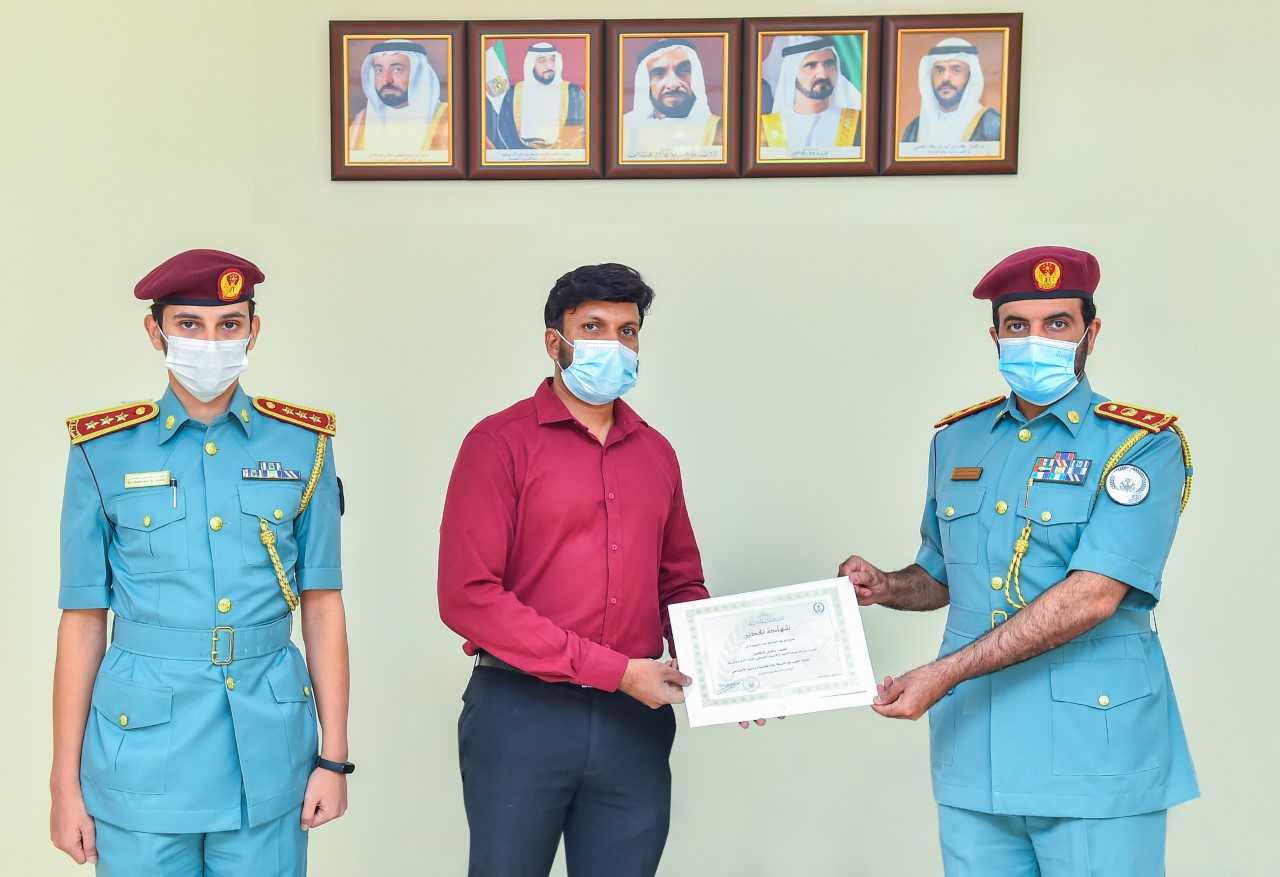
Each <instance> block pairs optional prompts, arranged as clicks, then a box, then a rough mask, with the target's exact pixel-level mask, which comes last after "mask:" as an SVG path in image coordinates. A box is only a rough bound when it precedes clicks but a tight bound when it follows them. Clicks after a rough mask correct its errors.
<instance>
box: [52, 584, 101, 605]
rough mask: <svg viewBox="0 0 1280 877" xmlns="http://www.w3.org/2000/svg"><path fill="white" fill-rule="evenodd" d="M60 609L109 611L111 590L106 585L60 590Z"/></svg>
mask: <svg viewBox="0 0 1280 877" xmlns="http://www.w3.org/2000/svg"><path fill="white" fill-rule="evenodd" d="M58 608H59V609H109V608H111V589H110V588H108V587H106V586H105V585H89V586H88V587H83V588H65V587H64V588H59V589H58Z"/></svg>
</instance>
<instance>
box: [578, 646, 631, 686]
mask: <svg viewBox="0 0 1280 877" xmlns="http://www.w3.org/2000/svg"><path fill="white" fill-rule="evenodd" d="M629 660H630V658H628V657H627V656H626V655H624V654H622V653H621V652H615V651H614V650H613V649H606V648H605V647H604V646H602V645H600V644H598V643H594V642H591V641H589V640H588V641H587V658H586V660H585V661H584V662H583V664H582V670H581V671H579V673H578V682H579V684H581V685H589V686H591V687H592V688H598V689H600V690H601V691H617V690H618V685H619V684H620V683H621V682H622V674H623V673H625V672H626V671H627V662H628V661H629Z"/></svg>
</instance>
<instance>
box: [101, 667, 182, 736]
mask: <svg viewBox="0 0 1280 877" xmlns="http://www.w3.org/2000/svg"><path fill="white" fill-rule="evenodd" d="M93 707H94V709H96V710H97V711H98V712H100V713H102V715H103V716H105V717H106V718H107V719H108V720H110V721H111V722H113V723H115V724H117V725H119V726H120V727H121V728H124V729H125V730H126V731H133V730H136V729H138V728H149V727H151V726H152V725H163V724H164V723H165V722H167V721H169V719H170V718H172V715H173V689H172V688H158V687H153V686H150V685H140V684H138V683H137V682H131V681H129V680H128V679H120V678H118V677H115V676H107V675H102V676H99V677H98V682H97V684H96V685H94V687H93Z"/></svg>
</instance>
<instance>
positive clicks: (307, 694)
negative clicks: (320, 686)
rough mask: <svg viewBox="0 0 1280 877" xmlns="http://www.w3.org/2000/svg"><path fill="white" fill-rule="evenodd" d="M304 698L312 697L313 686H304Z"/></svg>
mask: <svg viewBox="0 0 1280 877" xmlns="http://www.w3.org/2000/svg"><path fill="white" fill-rule="evenodd" d="M302 696H303V697H310V696H311V686H310V685H304V686H302Z"/></svg>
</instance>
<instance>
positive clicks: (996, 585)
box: [991, 576, 1004, 591]
mask: <svg viewBox="0 0 1280 877" xmlns="http://www.w3.org/2000/svg"><path fill="white" fill-rule="evenodd" d="M1003 587H1004V579H1002V578H1000V576H996V577H995V578H994V579H992V580H991V590H993V591H998V590H1000V589H1001V588H1003Z"/></svg>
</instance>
